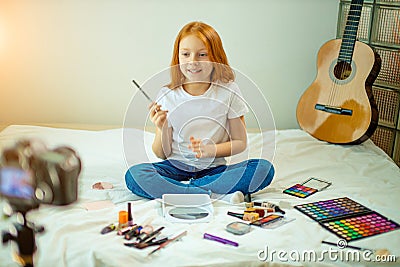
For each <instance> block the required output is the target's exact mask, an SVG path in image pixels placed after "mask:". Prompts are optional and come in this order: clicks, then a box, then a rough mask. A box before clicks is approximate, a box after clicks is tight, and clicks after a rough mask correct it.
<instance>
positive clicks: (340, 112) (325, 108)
mask: <svg viewBox="0 0 400 267" xmlns="http://www.w3.org/2000/svg"><path fill="white" fill-rule="evenodd" d="M315 109H316V110H321V111H325V112H328V113H332V114H338V115H346V116H351V115H353V110H351V109H347V108H340V107H334V106H329V105H322V104H315Z"/></svg>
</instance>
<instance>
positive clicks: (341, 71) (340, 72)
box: [333, 61, 351, 80]
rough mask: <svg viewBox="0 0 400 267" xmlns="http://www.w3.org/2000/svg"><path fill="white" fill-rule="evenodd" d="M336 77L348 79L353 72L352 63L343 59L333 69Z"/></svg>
mask: <svg viewBox="0 0 400 267" xmlns="http://www.w3.org/2000/svg"><path fill="white" fill-rule="evenodd" d="M333 73H334V75H335V77H336V78H337V79H339V80H346V79H347V78H349V76H350V74H351V64H349V63H347V62H344V61H341V62H338V63H337V64H336V66H335V68H334V69H333Z"/></svg>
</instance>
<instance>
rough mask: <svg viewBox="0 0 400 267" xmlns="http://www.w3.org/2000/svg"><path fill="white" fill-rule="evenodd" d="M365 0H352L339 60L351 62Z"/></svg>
mask: <svg viewBox="0 0 400 267" xmlns="http://www.w3.org/2000/svg"><path fill="white" fill-rule="evenodd" d="M363 3H364V0H352V1H351V5H350V10H349V13H348V15H347V22H346V27H345V29H344V34H343V37H342V44H341V46H340V52H339V58H338V60H339V62H340V61H344V62H347V63H349V64H351V60H352V57H353V51H354V45H355V43H356V38H357V30H358V24H359V22H360V17H361V10H362V6H363Z"/></svg>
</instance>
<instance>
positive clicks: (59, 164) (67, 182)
mask: <svg viewBox="0 0 400 267" xmlns="http://www.w3.org/2000/svg"><path fill="white" fill-rule="evenodd" d="M80 172H81V160H80V158H79V156H78V155H77V154H76V152H75V151H74V150H73V149H72V148H70V147H66V146H63V147H57V148H55V149H52V150H50V149H48V148H47V147H46V146H45V145H44V144H43V143H42V142H40V141H38V140H22V141H19V142H17V143H16V144H15V145H14V146H12V147H11V148H7V149H4V150H3V152H2V154H1V156H0V197H2V198H4V199H5V200H6V202H7V203H8V205H9V207H10V208H11V212H10V214H9V215H11V214H12V213H19V214H22V217H23V220H22V222H19V223H18V224H15V228H16V230H17V235H13V234H11V233H9V232H3V234H2V239H3V243H6V242H8V241H14V242H16V243H17V244H18V250H19V251H18V253H17V256H18V257H17V259H18V261H19V262H20V263H21V264H22V265H24V266H33V253H34V252H35V250H36V245H35V237H34V234H35V232H40V230H39V229H41V228H37V227H35V226H34V224H33V223H30V222H28V221H27V220H26V213H27V212H28V211H30V210H32V209H36V208H38V207H39V205H40V204H49V205H68V204H71V203H72V202H74V201H76V199H77V197H78V176H79V174H80ZM42 229H43V228H42Z"/></svg>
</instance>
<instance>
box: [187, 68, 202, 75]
mask: <svg viewBox="0 0 400 267" xmlns="http://www.w3.org/2000/svg"><path fill="white" fill-rule="evenodd" d="M187 71H188V72H190V73H192V74H197V73H199V72H201V69H196V70H187Z"/></svg>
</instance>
